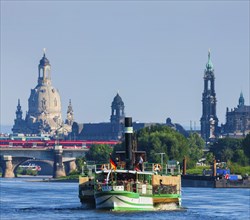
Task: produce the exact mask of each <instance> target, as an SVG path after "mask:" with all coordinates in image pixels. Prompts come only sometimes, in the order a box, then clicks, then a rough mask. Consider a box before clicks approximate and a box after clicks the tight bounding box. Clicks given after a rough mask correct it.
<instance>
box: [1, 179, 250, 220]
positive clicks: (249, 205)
mask: <svg viewBox="0 0 250 220" xmlns="http://www.w3.org/2000/svg"><path fill="white" fill-rule="evenodd" d="M32 180H38V178H34V179H32V178H30V177H29V178H14V179H3V178H0V202H1V203H0V205H1V207H0V208H1V209H0V219H1V220H5V219H8V220H9V219H11V220H12V219H13V220H14V219H26V220H27V219H32V220H38V219H47V220H54V219H56V220H58V219H59V220H61V219H71V220H72V219H89V220H94V219H102V220H110V219H112V220H118V219H119V220H120V219H122V220H125V219H126V220H127V219H131V220H137V219H140V220H142V219H148V220H153V219H155V220H156V219H164V220H165V219H174V220H177V219H188V220H191V219H195V220H198V219H202V220H207V219H210V220H212V219H218V220H221V219H241V220H248V219H250V211H249V210H250V189H213V188H188V187H183V188H182V206H183V208H182V209H181V210H177V211H154V212H110V211H97V210H93V209H92V210H89V209H85V208H83V207H82V206H81V204H80V202H79V199H78V183H62V182H60V183H58V182H38V181H32Z"/></svg>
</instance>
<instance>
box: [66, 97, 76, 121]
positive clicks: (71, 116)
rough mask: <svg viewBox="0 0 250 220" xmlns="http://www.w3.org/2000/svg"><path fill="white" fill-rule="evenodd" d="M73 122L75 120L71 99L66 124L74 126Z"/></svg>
mask: <svg viewBox="0 0 250 220" xmlns="http://www.w3.org/2000/svg"><path fill="white" fill-rule="evenodd" d="M73 122H74V111H73V107H72V105H71V100H69V106H68V110H67V119H66V121H65V124H66V125H70V126H72V124H73Z"/></svg>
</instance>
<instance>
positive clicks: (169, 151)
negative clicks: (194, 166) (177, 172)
mask: <svg viewBox="0 0 250 220" xmlns="http://www.w3.org/2000/svg"><path fill="white" fill-rule="evenodd" d="M137 138H138V150H144V151H146V152H147V158H148V161H149V162H154V163H155V162H157V163H160V162H161V156H160V155H159V154H158V153H165V155H164V157H163V162H164V163H166V162H167V160H178V161H182V159H183V158H184V156H185V155H187V153H188V146H187V140H186V138H185V137H184V136H183V135H182V134H180V133H178V132H177V131H175V130H173V129H172V128H169V127H167V126H164V125H154V126H151V127H146V128H143V129H141V130H139V131H137Z"/></svg>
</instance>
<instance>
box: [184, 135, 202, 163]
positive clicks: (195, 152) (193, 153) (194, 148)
mask: <svg viewBox="0 0 250 220" xmlns="http://www.w3.org/2000/svg"><path fill="white" fill-rule="evenodd" d="M188 146H189V156H190V159H191V160H193V161H195V162H197V161H198V160H199V159H201V158H202V156H203V154H204V153H203V149H204V147H205V142H204V140H203V139H202V138H201V137H200V136H199V135H198V134H197V133H192V134H191V135H190V137H189V138H188Z"/></svg>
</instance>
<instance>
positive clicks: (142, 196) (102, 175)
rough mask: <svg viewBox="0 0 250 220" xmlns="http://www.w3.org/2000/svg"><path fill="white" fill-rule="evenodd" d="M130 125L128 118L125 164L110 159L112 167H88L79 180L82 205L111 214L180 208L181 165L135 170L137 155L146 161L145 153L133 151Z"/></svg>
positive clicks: (144, 166) (152, 165) (150, 166)
mask: <svg viewBox="0 0 250 220" xmlns="http://www.w3.org/2000/svg"><path fill="white" fill-rule="evenodd" d="M126 119H127V123H126ZM126 125H127V126H126ZM131 125H132V120H131V118H125V145H126V150H125V151H124V152H120V153H125V161H126V163H125V162H124V161H119V162H116V161H115V160H113V158H112V157H110V163H109V164H99V165H98V164H92V165H91V164H87V165H86V166H85V168H84V169H83V176H81V177H79V198H80V201H81V203H82V204H85V205H90V206H93V207H95V208H96V209H106V210H112V211H153V210H166V209H168V210H169V209H176V208H179V207H181V175H180V167H179V163H178V162H177V161H169V162H168V164H166V165H165V166H164V165H163V164H158V163H146V162H145V163H144V164H143V167H142V169H141V170H140V169H139V168H138V167H137V166H134V164H135V163H134V162H135V158H136V155H138V153H139V154H140V155H141V156H144V158H145V153H144V154H143V153H142V152H138V151H137V149H135V148H134V147H132V141H131V140H132V138H131V136H130V135H132V132H131V130H132V126H131ZM127 145H128V146H127ZM126 152H127V153H126ZM129 152H132V154H130V153H129Z"/></svg>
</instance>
